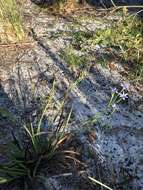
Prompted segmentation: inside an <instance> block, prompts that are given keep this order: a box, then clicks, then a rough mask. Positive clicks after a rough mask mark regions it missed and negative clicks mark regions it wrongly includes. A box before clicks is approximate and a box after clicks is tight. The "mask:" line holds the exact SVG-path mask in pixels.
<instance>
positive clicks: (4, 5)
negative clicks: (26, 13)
mask: <svg viewBox="0 0 143 190" xmlns="http://www.w3.org/2000/svg"><path fill="white" fill-rule="evenodd" d="M0 23H1V27H0V33H1V37H0V42H1V43H3V42H17V41H22V40H23V38H24V30H23V27H22V21H21V16H20V12H19V11H18V8H17V4H16V1H15V0H1V1H0Z"/></svg>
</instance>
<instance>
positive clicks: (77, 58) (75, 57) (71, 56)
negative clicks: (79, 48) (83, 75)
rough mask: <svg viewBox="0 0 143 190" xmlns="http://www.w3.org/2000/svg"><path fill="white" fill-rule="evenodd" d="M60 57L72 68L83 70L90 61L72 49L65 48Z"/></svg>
mask: <svg viewBox="0 0 143 190" xmlns="http://www.w3.org/2000/svg"><path fill="white" fill-rule="evenodd" d="M60 56H61V58H62V59H63V60H64V61H65V62H66V63H67V65H68V66H69V67H71V68H81V67H82V68H83V67H85V66H86V63H87V61H88V60H87V58H86V56H85V55H79V54H78V52H76V51H75V50H74V49H73V48H72V47H67V48H65V49H64V50H63V51H62V52H61V54H60Z"/></svg>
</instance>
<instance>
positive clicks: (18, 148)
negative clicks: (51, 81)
mask: <svg viewBox="0 0 143 190" xmlns="http://www.w3.org/2000/svg"><path fill="white" fill-rule="evenodd" d="M53 102H54V85H53V88H52V90H51V92H50V95H49V96H48V99H47V103H46V106H45V107H44V109H43V111H42V113H41V114H40V115H41V116H40V117H37V118H38V119H37V122H35V123H34V124H33V123H32V122H30V123H29V124H26V125H24V130H22V131H21V132H22V134H21V135H19V137H17V135H15V134H14V133H13V132H12V133H11V134H12V141H11V142H10V144H8V145H7V146H8V147H7V150H8V153H7V161H5V162H4V163H3V164H0V185H6V186H8V187H9V186H10V187H11V185H14V186H15V187H20V189H21V187H22V188H23V189H32V188H34V185H35V181H36V180H37V179H40V177H41V173H42V172H43V171H46V172H48V173H50V174H58V173H59V172H64V171H65V170H66V171H67V170H68V169H69V170H70V163H71V162H72V161H74V162H78V164H79V163H80V161H78V158H79V154H78V153H77V151H76V150H73V148H72V147H71V146H72V145H71V144H70V143H69V144H68V143H67V141H68V140H69V139H70V138H71V137H72V136H71V134H70V133H67V132H65V130H66V128H67V126H68V124H69V120H70V117H71V113H72V111H69V113H68V114H64V112H65V111H64V106H65V99H64V100H63V101H62V102H61V104H60V105H59V106H58V107H59V109H58V111H57V112H56V113H55V114H54V115H53V117H52V122H49V128H48V129H47V130H46V129H45V130H44V128H43V120H44V118H45V116H46V113H47V111H48V109H52V107H54V106H55V104H54V103H53Z"/></svg>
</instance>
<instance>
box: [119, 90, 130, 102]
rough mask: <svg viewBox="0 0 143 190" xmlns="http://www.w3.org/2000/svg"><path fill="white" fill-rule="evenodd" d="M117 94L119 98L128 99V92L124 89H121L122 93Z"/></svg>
mask: <svg viewBox="0 0 143 190" xmlns="http://www.w3.org/2000/svg"><path fill="white" fill-rule="evenodd" d="M119 95H120V98H121V99H122V100H125V99H128V94H127V93H125V92H124V91H123V92H122V93H119Z"/></svg>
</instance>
